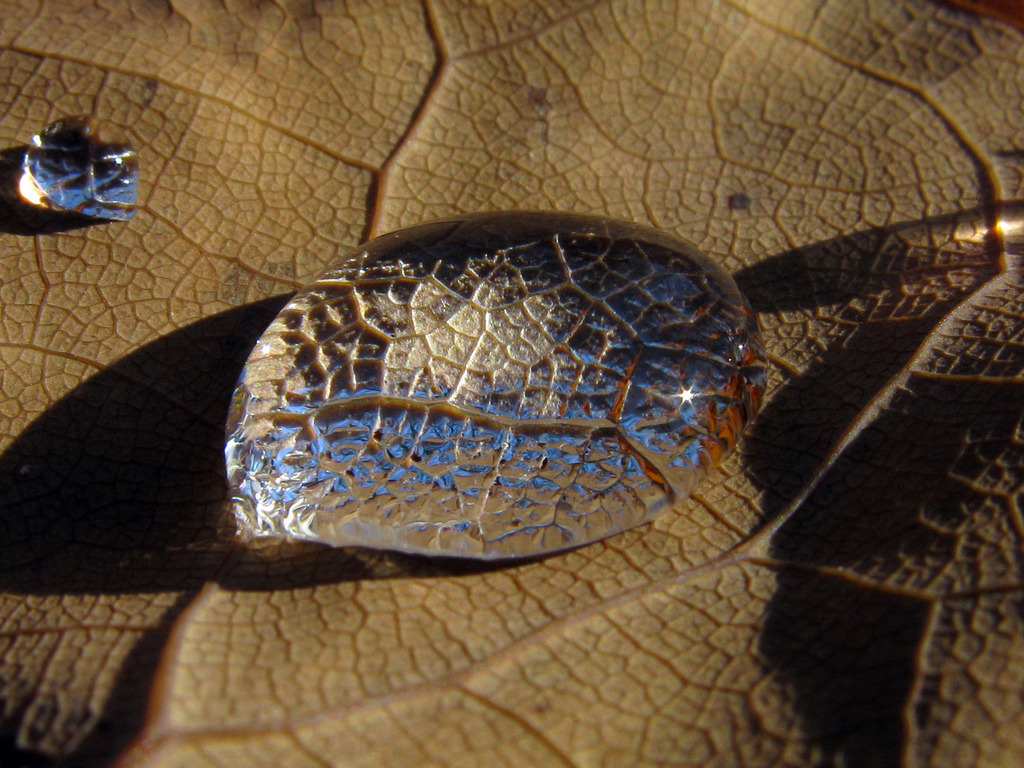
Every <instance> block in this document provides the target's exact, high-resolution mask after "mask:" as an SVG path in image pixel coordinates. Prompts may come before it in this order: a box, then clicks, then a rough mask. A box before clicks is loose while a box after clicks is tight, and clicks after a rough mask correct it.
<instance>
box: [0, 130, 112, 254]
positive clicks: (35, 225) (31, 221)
mask: <svg viewBox="0 0 1024 768" xmlns="http://www.w3.org/2000/svg"><path fill="white" fill-rule="evenodd" d="M27 149H28V147H26V146H20V147H10V148H8V149H4V150H0V232H4V233H6V234H9V235H51V234H54V233H56V232H70V231H71V230H75V229H82V228H84V227H92V226H96V225H99V224H104V225H109V224H111V222H109V221H106V220H104V219H94V218H91V217H89V216H83V215H81V214H79V213H75V212H74V211H55V210H49V209H47V208H42V207H40V206H37V205H33V204H31V203H29V202H26V201H25V200H23V199H22V197H21V194H20V193H19V192H18V184H19V183H20V181H21V173H22V171H21V163H22V161H23V160H24V159H25V152H26V150H27ZM113 223H114V224H117V223H119V222H113Z"/></svg>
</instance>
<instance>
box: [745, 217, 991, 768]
mask: <svg viewBox="0 0 1024 768" xmlns="http://www.w3.org/2000/svg"><path fill="white" fill-rule="evenodd" d="M957 227H959V230H958V231H959V234H958V235H956V236H954V234H953V233H954V231H955V230H956V228H957ZM971 232H973V233H974V236H970V237H965V233H971ZM986 232H987V225H986V220H985V217H984V216H983V215H982V214H981V213H980V212H977V211H971V212H966V213H963V214H957V215H954V216H946V217H941V218H938V219H934V220H929V221H925V222H916V223H909V224H906V225H902V226H894V227H885V228H880V229H875V230H869V231H865V232H860V233H856V234H853V235H849V236H844V237H840V238H836V239H834V240H830V241H827V242H824V243H819V244H815V245H812V246H808V247H806V248H802V249H799V250H795V251H791V252H789V253H784V254H781V255H779V256H776V257H773V258H770V259H768V260H766V261H764V262H762V263H759V264H757V265H756V266H754V267H751V268H750V269H747V270H744V271H743V272H741V273H740V274H739V275H737V282H738V283H739V285H740V287H741V289H742V290H743V292H744V293H745V294H746V296H747V297H748V298H749V299H750V301H751V303H752V305H753V307H754V309H755V311H757V312H758V313H759V314H760V315H762V316H764V315H767V314H772V315H775V320H776V322H773V323H771V326H772V327H773V329H774V330H773V333H774V334H775V338H774V339H773V340H772V347H773V348H774V349H779V348H782V349H784V350H785V349H786V348H787V346H788V348H789V350H790V351H789V352H788V353H787V352H784V353H783V356H784V357H786V359H787V360H788V361H789V362H790V363H793V364H795V365H797V366H798V367H800V368H802V369H803V374H802V375H799V376H790V375H788V374H787V373H786V372H785V371H779V372H780V373H781V378H782V379H784V382H783V383H782V385H781V386H780V387H779V388H778V390H777V391H775V392H774V393H772V398H771V400H770V401H769V403H768V405H767V406H766V408H765V409H764V411H763V412H762V413H761V414H760V415H759V416H758V418H757V420H756V421H755V423H754V425H753V426H752V428H751V430H750V432H749V434H748V437H747V438H746V441H747V442H746V458H747V461H748V471H749V473H750V475H751V476H752V478H753V479H754V481H755V482H756V483H757V484H758V485H759V486H760V487H761V488H762V489H763V497H764V513H765V518H764V520H765V522H770V521H771V520H773V519H775V518H776V517H777V516H778V515H779V514H781V513H782V512H783V510H784V509H785V507H786V505H787V504H788V503H789V502H790V500H791V499H793V498H795V497H796V496H797V494H798V493H799V491H800V489H801V488H803V487H804V486H805V485H806V484H807V483H808V482H809V481H810V480H811V478H812V476H813V473H814V472H815V471H817V470H818V468H819V467H820V465H821V462H822V461H823V460H824V458H825V456H826V455H827V453H828V451H829V450H830V448H831V447H832V446H833V445H835V444H836V443H837V442H838V441H839V440H840V439H841V437H842V436H843V434H844V432H845V431H846V430H847V429H848V428H849V426H850V424H851V423H852V421H853V420H854V418H855V417H856V415H857V414H858V413H859V412H860V411H861V409H863V408H864V407H865V406H866V405H867V404H868V403H869V402H870V401H871V399H872V398H874V397H875V396H877V395H878V394H879V393H880V392H882V391H883V390H884V389H885V387H886V386H887V385H888V384H889V383H890V382H891V381H892V380H893V378H894V377H896V376H897V375H898V374H899V372H900V371H901V370H902V369H903V368H904V366H905V365H907V363H908V362H909V361H910V360H911V359H912V358H913V356H914V354H915V353H916V352H917V351H918V350H919V348H920V347H921V345H922V344H923V343H925V341H926V339H927V338H928V335H929V333H931V332H932V331H933V330H934V329H935V328H936V326H937V325H938V323H939V322H940V321H942V320H943V319H945V318H946V317H947V316H948V314H949V313H950V311H951V310H953V309H954V308H955V307H956V306H957V305H958V304H959V303H960V302H962V301H963V300H964V299H965V298H966V297H967V296H968V295H969V294H970V293H971V292H972V291H974V290H976V289H977V288H978V287H980V286H981V285H982V284H984V283H985V282H986V281H987V280H989V279H990V278H992V277H993V276H994V275H995V274H996V273H997V272H998V270H999V258H998V256H999V254H998V250H997V246H998V244H997V243H996V242H995V241H994V240H993V239H992V238H990V237H988V236H987V235H986V234H985V233H986ZM778 321H781V322H778ZM971 386H973V385H971ZM971 386H968V385H965V384H961V385H960V387H961V389H962V390H963V391H960V392H952V391H950V392H938V391H927V392H924V391H921V392H916V391H915V392H908V391H900V392H898V393H896V397H895V399H894V401H893V402H892V403H891V404H890V405H889V406H888V407H887V408H886V410H885V411H884V412H883V414H882V415H881V416H880V417H879V418H878V419H876V420H875V422H873V423H872V425H871V426H870V427H869V428H868V429H867V430H865V432H864V433H863V434H862V435H861V436H860V437H858V439H856V440H855V441H854V443H853V444H852V445H851V446H849V447H848V449H847V450H846V451H845V452H844V455H843V456H842V458H841V459H840V461H839V462H838V463H837V465H836V466H835V467H833V468H832V470H831V471H830V472H829V473H828V476H827V477H826V478H825V480H824V481H823V482H822V483H821V485H820V486H819V487H818V489H817V490H816V492H815V493H814V494H813V495H812V497H811V498H810V499H808V500H807V501H806V502H805V503H804V504H802V505H801V506H800V508H799V510H798V511H797V513H796V514H795V515H793V516H792V517H791V518H789V519H787V520H786V521H785V522H784V523H783V524H782V526H781V528H780V529H779V530H778V531H777V532H776V533H775V535H774V537H773V540H772V543H771V549H770V554H771V556H772V557H773V558H775V559H777V560H780V561H784V562H787V563H797V564H799V565H800V568H799V569H792V570H790V569H787V570H785V571H783V572H782V573H780V578H779V586H778V589H777V591H776V592H775V594H774V595H773V598H772V600H771V602H770V604H769V606H768V609H767V614H766V623H765V626H764V629H763V631H762V634H761V638H760V652H761V654H762V656H763V659H764V661H765V663H766V664H767V666H768V668H769V669H770V670H771V671H772V672H773V673H774V674H775V675H776V676H777V679H779V680H780V681H781V682H783V683H785V684H787V685H788V687H789V689H790V691H791V693H792V695H793V697H794V700H793V705H794V709H795V711H796V713H797V714H798V716H799V717H800V719H801V724H802V729H803V731H804V733H805V735H806V737H807V738H808V740H809V742H810V743H812V744H814V745H815V746H816V747H817V748H818V749H819V750H820V751H821V753H823V755H824V757H823V762H822V763H821V764H822V765H833V764H842V765H847V766H853V767H858V766H886V765H897V764H899V763H900V762H901V760H902V757H901V755H902V750H903V748H904V741H905V738H906V734H905V733H904V732H903V729H904V723H905V722H906V720H905V711H906V706H907V701H908V698H909V696H910V692H911V690H912V686H913V683H914V680H915V675H916V674H917V666H916V659H917V655H918V653H919V647H920V643H921V640H922V637H923V635H924V631H925V622H926V619H927V611H926V610H925V606H924V604H922V603H920V602H918V601H916V600H914V599H913V598H910V597H904V596H899V595H896V594H893V593H891V592H885V591H883V590H880V589H878V590H875V589H870V588H868V587H864V586H858V585H854V584H853V583H850V582H846V581H844V580H841V579H838V578H836V577H833V576H825V575H822V574H821V573H820V572H816V571H815V570H814V568H816V567H823V568H827V569H829V571H832V572H835V571H849V572H851V573H856V574H859V575H861V576H864V577H866V578H867V579H868V580H870V581H875V580H877V581H885V580H886V579H887V578H888V577H890V576H893V577H898V576H899V575H900V574H903V573H906V574H908V575H907V577H906V580H905V582H903V583H906V582H909V581H912V579H911V578H910V575H909V574H911V573H912V571H913V569H914V567H915V566H916V567H917V568H918V569H919V570H920V572H922V573H923V572H924V571H926V570H927V567H926V566H925V564H926V563H935V562H951V561H953V560H954V559H955V557H956V553H955V552H954V551H953V550H954V547H955V544H956V542H955V540H954V537H953V536H952V535H949V536H946V535H943V533H942V530H941V526H938V527H937V526H936V519H938V518H942V519H943V520H944V521H945V522H944V523H943V524H942V525H950V526H954V527H955V525H956V522H955V521H956V520H957V516H958V504H960V503H961V502H962V501H963V500H964V494H965V490H964V488H963V487H958V486H957V483H955V482H953V481H951V480H949V474H950V470H951V467H952V466H953V465H954V464H955V462H956V461H957V455H956V448H957V446H960V445H963V444H964V442H966V434H967V431H968V430H970V429H972V428H973V427H972V425H974V424H977V423H978V421H977V420H978V419H979V418H981V417H982V415H984V414H985V413H989V414H991V409H990V410H988V411H986V410H985V409H986V408H987V407H988V405H989V404H990V401H989V398H990V397H991V393H984V394H981V395H978V396H979V397H980V398H981V402H978V403H972V402H971V400H972V395H971V392H972V391H973V390H972V388H971ZM1010 417H1011V414H1010V413H1009V412H1007V411H1005V410H1004V412H1002V413H1001V414H999V415H997V416H995V417H994V418H995V420H996V423H999V424H1005V423H1006V419H1008V418H1010ZM932 508H934V516H935V518H936V519H922V517H923V516H924V515H926V514H930V513H926V512H923V511H922V510H924V509H932ZM960 515H961V516H962V513H960ZM918 586H923V585H918Z"/></svg>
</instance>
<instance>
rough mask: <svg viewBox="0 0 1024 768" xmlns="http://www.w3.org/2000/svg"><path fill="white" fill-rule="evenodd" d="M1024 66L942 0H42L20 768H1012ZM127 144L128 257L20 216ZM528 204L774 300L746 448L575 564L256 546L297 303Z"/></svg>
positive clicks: (13, 468)
mask: <svg viewBox="0 0 1024 768" xmlns="http://www.w3.org/2000/svg"><path fill="white" fill-rule="evenodd" d="M1021 42H1022V39H1021V33H1020V32H1019V31H1018V30H1016V29H1014V28H1013V27H1011V26H1008V25H1004V24H1002V23H1000V22H998V21H996V20H993V19H986V18H981V17H977V16H974V15H971V14H969V13H966V12H963V11H959V10H956V9H955V8H953V7H951V6H950V5H948V4H937V3H930V2H926V0H895V1H888V2H881V0H860V1H858V2H839V0H813V1H812V0H800V1H799V2H781V0H778V1H776V0H771V1H770V2H764V1H763V0H757V2H754V1H753V0H697V2H674V1H673V2H669V1H668V0H664V1H663V2H659V1H658V0H644V1H643V2H635V1H633V0H628V1H627V0H618V1H615V0H548V1H547V2H538V1H531V0H493V1H492V2H479V1H475V2H470V1H469V0H417V1H413V0H404V1H401V2H384V1H383V0H350V1H349V2H342V1H341V0H329V1H325V2H313V1H312V0H280V1H279V2H257V1H256V0H245V1H244V2H229V3H223V4H215V3H205V2H198V1H197V0H173V1H170V0H144V1H143V2H121V1H120V0H110V2H99V1H98V0H64V1H62V2H46V1H45V0H37V1H35V2H33V1H31V0H17V2H14V3H10V4H7V5H6V6H5V8H4V23H3V25H2V29H0V95H2V98H0V103H2V104H3V105H4V106H3V110H2V112H0V135H2V137H3V139H4V146H3V147H0V185H2V187H0V230H2V231H0V249H2V253H0V302H2V306H3V313H2V315H0V435H2V444H0V515H2V519H3V530H4V535H3V537H2V539H0V764H3V765H7V764H8V763H11V764H15V765H21V764H24V765H33V766H34V765H49V764H51V763H58V762H61V761H63V762H64V763H65V764H75V765H83V766H98V765H110V764H117V765H118V766H120V767H121V768H135V767H136V766H160V767H163V766H189V767H190V768H192V767H194V766H199V767H200V768H203V767H206V766H224V767H229V766H268V768H269V767H271V766H303V767H305V766H310V767H311V768H312V767H314V766H325V765H332V766H378V765H389V766H474V765H480V766H503V765H507V766H521V765H534V766H558V767H565V766H578V767H579V768H583V767H584V766H586V767H588V768H589V767H591V766H621V765H637V766H698V765H699V766H704V765H709V766H717V765H721V766H745V767H747V768H759V767H760V766H803V765H822V766H826V765H848V766H873V765H879V766H881V765H885V766H890V765H902V766H947V765H964V766H1003V765H1016V764H1017V763H1018V762H1019V755H1020V753H1021V750H1022V749H1024V697H1022V694H1021V691H1022V690H1024V593H1022V589H1021V587H1022V579H1024V417H1022V404H1024V302H1022V300H1021V296H1022V295H1024V274H1022V267H1024V234H1022V228H1024V211H1022V208H1021V206H1020V200H1021V199H1022V198H1024V120H1021V115H1020V105H1021V101H1022V97H1024V45H1021ZM90 112H95V113H97V114H99V115H101V116H102V117H103V118H104V119H105V120H108V121H110V122H112V123H113V124H114V125H115V126H117V127H118V128H119V129H120V130H122V131H123V132H124V133H125V134H126V135H127V136H128V138H129V139H130V140H131V141H132V143H133V144H134V145H135V147H136V149H137V150H138V153H139V158H140V167H141V178H140V194H139V202H140V209H139V211H138V213H137V214H136V216H135V217H134V218H133V219H132V221H131V222H130V223H128V224H117V225H108V226H92V227H85V228H73V227H68V226H61V222H59V221H52V220H50V219H47V218H46V217H43V216H40V215H39V214H38V213H37V212H33V211H29V210H25V207H24V206H23V205H20V204H19V202H18V200H17V199H16V198H15V197H14V196H13V194H12V191H13V186H12V185H13V184H15V183H16V167H17V164H18V159H17V158H18V148H19V147H20V146H22V145H23V144H24V143H25V141H27V139H28V137H29V136H31V135H32V134H33V133H35V132H36V131H37V130H39V129H40V128H41V127H42V126H43V125H45V124H47V123H48V122H51V121H52V120H54V119H57V118H59V117H61V116H63V115H72V114H84V113H90ZM507 209H542V210H562V211H575V212H580V213H587V214H599V215H607V216H614V217H619V218H624V219H631V220H634V221H639V222H642V223H645V224H650V225H654V226H656V227H659V228H661V229H664V230H666V231H668V232H670V233H673V234H675V235H678V236H681V237H683V238H685V239H687V240H690V241H693V242H695V243H696V244H697V245H698V247H700V248H701V250H703V251H704V252H706V253H707V254H709V255H710V256H711V257H712V258H713V259H715V260H716V261H718V262H720V263H721V264H723V265H724V266H725V267H726V269H728V270H729V271H730V272H731V273H733V275H734V276H735V278H736V281H737V283H738V284H739V286H740V288H741V290H742V291H743V292H744V294H745V295H746V297H747V298H748V300H749V301H750V303H751V305H752V307H753V310H754V311H755V313H756V314H757V316H758V319H759V322H760V324H761V327H762V329H763V341H764V344H765V347H766V351H767V354H768V358H769V362H770V368H771V373H770V377H769V385H768V390H767V396H766V399H765V402H764V405H763V406H762V411H761V413H760V415H759V416H758V418H757V420H756V421H755V422H754V423H753V425H752V427H751V429H750V430H749V431H748V435H747V437H746V438H745V440H744V442H743V443H742V444H741V447H740V450H739V451H738V452H737V453H735V454H733V456H732V457H731V458H730V459H729V460H727V461H726V462H725V463H724V464H723V465H722V466H721V467H719V469H718V470H716V471H715V472H714V473H712V475H711V476H710V477H709V478H708V481H707V482H706V483H705V484H704V485H703V486H701V487H700V488H699V489H698V492H697V493H696V494H695V495H694V496H692V497H691V498H690V499H689V500H688V501H687V502H686V503H685V504H682V505H680V506H679V507H678V508H677V509H674V510H671V511H669V512H667V513H666V514H664V515H662V516H661V517H659V518H658V519H656V520H655V521H654V522H652V523H650V524H647V525H645V526H643V527H641V528H639V529H635V530H631V531H627V532H625V533H622V534H619V535H617V536H614V537H612V538H610V539H607V540H605V541H602V542H598V543H596V544H592V545H589V546H586V547H583V548H580V549H576V550H572V551H568V552H564V553H560V554H556V555H553V556H550V557H547V558H545V559H540V560H535V561H529V562H520V563H516V564H513V565H501V564H498V565H494V564H492V565H480V564H475V565H474V564H466V563H458V562H454V563H453V562H450V561H444V560H431V559H429V558H417V557H414V556H401V555H397V554H389V553H368V552H364V551H359V550H351V549H331V548H325V547H318V546H315V545H299V544H289V545H280V544H278V545H267V546H263V547H243V546H240V545H239V544H237V543H236V542H235V541H234V538H233V533H234V528H233V523H232V520H231V515H230V509H229V505H228V502H227V497H226V489H225V481H224V470H223V463H222V447H223V440H224V434H223V424H224V419H225V416H226V414H227V410H228V404H229V398H230V394H231V391H232V389H233V386H234V383H235V379H236V377H237V375H238V373H239V371H240V369H241V366H242V364H243V362H244V360H245V358H246V356H247V355H248V352H249V350H250V348H251V346H252V344H253V342H254V341H255V340H256V338H258V337H259V335H260V334H261V333H262V331H263V329H264V328H265V327H266V325H267V324H268V323H269V321H270V320H271V318H273V316H274V315H275V314H276V313H277V311H278V310H279V309H280V308H281V307H282V306H283V305H284V302H285V300H286V295H287V294H290V293H291V292H293V291H295V290H297V289H298V288H299V287H301V286H302V285H304V284H305V283H307V282H308V281H309V280H310V279H311V278H312V277H313V276H314V275H316V274H318V273H320V272H321V271H322V270H323V269H324V268H325V266H326V265H327V264H329V263H331V262H332V261H333V260H334V259H335V258H336V257H337V256H338V255H339V253H341V252H344V251H348V250H350V249H351V248H353V247H354V246H355V245H356V244H357V243H359V242H360V241H362V240H365V239H367V238H369V237H372V236H374V235H377V234H382V233H384V232H387V231H390V230H393V229H397V228H400V227H404V226H409V225H412V224H415V223H418V222H420V221H423V220H425V219H429V218H434V217H440V216H449V215H453V214H457V213H470V212H476V211H488V210H507ZM69 761H70V763H69Z"/></svg>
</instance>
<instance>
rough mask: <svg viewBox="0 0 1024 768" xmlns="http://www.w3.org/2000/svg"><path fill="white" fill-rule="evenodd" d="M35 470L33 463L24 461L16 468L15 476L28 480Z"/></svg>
mask: <svg viewBox="0 0 1024 768" xmlns="http://www.w3.org/2000/svg"><path fill="white" fill-rule="evenodd" d="M33 471H34V470H33V467H32V465H31V464H29V463H28V462H27V461H26V462H22V463H21V464H19V465H18V466H17V468H16V469H15V470H14V476H15V477H16V478H18V479H19V480H28V479H29V478H30V477H32V473H33Z"/></svg>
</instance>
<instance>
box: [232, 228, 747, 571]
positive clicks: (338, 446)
mask: <svg viewBox="0 0 1024 768" xmlns="http://www.w3.org/2000/svg"><path fill="white" fill-rule="evenodd" d="M764 384H765V360H764V353H763V351H762V348H761V344H760V342H759V340H758V337H757V323H756V321H755V319H754V316H753V314H752V313H751V312H750V309H749V308H748V306H747V304H746V301H745V300H744V299H743V297H742V296H741V295H740V293H739V290H738V289H737V288H736V284H735V283H734V282H733V280H732V278H730V277H729V275H728V274H727V273H726V272H725V271H724V270H722V269H721V267H719V266H717V265H715V264H714V263H713V262H711V261H710V260H709V259H708V258H707V257H706V256H704V255H702V254H701V253H700V252H698V251H697V249H696V248H694V247H693V246H692V245H690V244H688V243H686V242H683V241H681V240H678V239H676V238H673V237H670V236H668V235H666V234H664V233H661V232H658V231H656V230H653V229H650V228H647V227H641V226H638V225H635V224H630V223H627V222H619V221H613V220H609V219H604V218H599V217H591V216H578V215H568V214H554V213H512V214H485V215H476V216H464V217H459V218H455V219H448V220H444V221H439V222H433V223H430V224H424V225H421V226H417V227H412V228H411V229H407V230H404V231H401V232H394V233H392V234H390V235H385V236H384V237H381V238H378V239H376V240H374V241H372V242H370V243H368V244H366V245H365V246H364V247H363V248H361V249H359V250H357V251H355V252H354V253H351V254H348V255H346V256H345V257H344V258H342V259H341V260H340V261H339V262H338V263H337V264H336V265H335V266H334V267H332V268H330V269H328V270H327V271H326V272H325V273H324V274H323V275H321V276H320V278H319V279H317V280H316V281H315V282H314V283H312V284H311V285H310V286H308V287H307V288H306V289H305V290H303V291H301V292H300V293H299V294H298V295H296V296H295V297H294V298H293V299H292V301H291V302H289V304H288V305H287V306H286V307H285V308H284V309H283V310H282V311H281V313H280V314H279V315H278V317H277V318H276V319H275V320H274V322H273V323H272V324H271V325H270V327H269V328H268V329H267V331H266V333H265V334H264V335H263V337H262V338H261V339H260V340H259V342H258V343H257V344H256V347H255V349H254V350H253V352H252V355H251V356H250V358H249V360H248V362H247V363H246V366H245V369H244V371H243V372H242V375H241V378H240V381H239V384H238V388H237V390H236V392H235V398H234V404H233V408H232V414H231V416H230V418H229V422H228V442H227V447H226V455H227V464H228V475H229V480H230V484H231V488H232V493H233V496H234V501H235V513H236V517H237V519H238V524H239V528H240V530H241V531H242V533H243V534H245V535H248V536H282V537H288V538H296V539H305V540H311V541H320V542H326V543H328V544H334V545H360V546H367V547H375V548H384V549H397V550H402V551H406V552H418V553H425V554H433V555H452V556H458V557H475V558H484V559H491V558H504V557H529V556H535V555H538V554H542V553H545V552H552V551H556V550H560V549H566V548H568V547H573V546H578V545H580V544H585V543H587V542H591V541H596V540H597V539H601V538H604V537H606V536H610V535H612V534H614V533H617V532H619V531H622V530H625V529H627V528H632V527H633V526H636V525H639V524H640V523H643V522H645V521H647V520H649V519H651V518H652V517H653V516H654V515H655V514H657V513H658V512H660V511H662V510H664V509H668V508H671V507H672V506H673V505H675V504H677V503H678V502H680V501H681V500H683V499H685V498H686V496H687V495H689V493H690V491H691V489H692V488H693V486H694V484H695V483H696V482H697V481H698V480H699V479H700V478H701V477H703V476H704V475H705V474H706V473H707V471H708V470H709V469H710V468H711V467H713V466H715V465H716V464H718V462H719V461H720V460H721V459H722V457H723V456H725V455H726V454H727V453H728V452H729V451H730V450H731V449H732V448H733V447H734V446H735V444H736V441H737V440H738V439H739V436H740V433H741V432H742V431H743V428H744V427H745V425H746V424H747V422H748V421H749V420H750V419H751V418H752V417H753V415H754V414H755V413H756V411H757V408H758V406H759V404H760V401H761V395H762V393H763V390H764Z"/></svg>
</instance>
